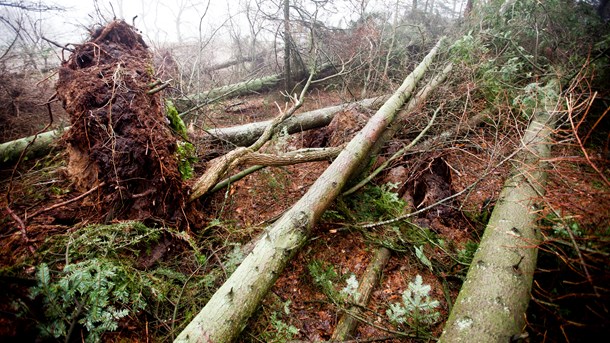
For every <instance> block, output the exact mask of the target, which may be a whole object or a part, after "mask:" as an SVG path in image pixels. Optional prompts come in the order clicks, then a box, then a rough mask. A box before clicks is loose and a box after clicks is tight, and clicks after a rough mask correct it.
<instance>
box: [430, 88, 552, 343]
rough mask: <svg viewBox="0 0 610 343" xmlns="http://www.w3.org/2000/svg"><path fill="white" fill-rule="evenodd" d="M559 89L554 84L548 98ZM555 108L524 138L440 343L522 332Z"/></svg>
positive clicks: (507, 337) (548, 107) (502, 338)
mask: <svg viewBox="0 0 610 343" xmlns="http://www.w3.org/2000/svg"><path fill="white" fill-rule="evenodd" d="M556 90H557V83H556V82H550V83H549V84H548V85H547V86H546V91H545V92H544V93H545V94H557V93H555V92H556ZM555 105H556V97H554V96H548V97H547V98H546V100H545V102H544V107H545V108H544V109H543V110H541V111H538V113H536V115H535V117H534V120H533V121H532V122H531V124H530V126H529V128H528V129H527V132H526V133H525V136H524V137H523V140H522V145H523V148H524V149H523V151H522V153H523V155H521V156H520V158H518V159H517V161H516V163H515V167H514V175H512V176H511V177H510V178H509V179H508V180H507V181H506V183H505V185H504V188H503V190H502V192H501V193H500V197H499V199H498V201H497V204H496V206H495V208H494V211H493V213H492V215H491V218H490V220H489V224H487V227H486V229H485V233H484V234H483V238H482V239H481V243H480V245H479V248H478V250H477V252H476V253H475V255H474V258H473V260H472V264H471V265H470V269H469V270H468V275H467V277H466V281H465V282H464V285H463V286H462V289H461V290H460V293H459V295H458V297H457V299H456V301H455V305H454V307H453V310H452V311H451V314H450V316H449V319H448V320H447V322H446V324H445V328H444V331H443V334H442V336H441V338H440V340H439V341H442V342H512V341H517V340H518V338H519V337H520V335H521V333H522V330H523V329H524V326H525V310H526V309H527V305H528V302H529V300H530V290H531V286H532V280H533V276H534V270H535V269H536V258H537V246H538V243H539V232H538V230H537V228H536V221H537V220H538V219H540V218H539V214H538V213H537V212H536V208H535V199H536V198H538V197H539V196H540V195H541V194H543V192H544V188H543V185H544V180H545V178H546V173H545V170H544V166H543V162H542V161H541V160H543V159H545V158H547V157H548V156H549V155H550V144H551V143H550V141H549V138H550V135H551V133H552V130H553V126H554V122H555V121H556V118H555V117H556V113H553V108H554V106H555Z"/></svg>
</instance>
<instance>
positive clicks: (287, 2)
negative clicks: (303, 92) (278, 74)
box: [284, 0, 292, 93]
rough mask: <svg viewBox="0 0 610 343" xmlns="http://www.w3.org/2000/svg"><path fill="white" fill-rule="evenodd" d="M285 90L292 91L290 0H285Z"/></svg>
mask: <svg viewBox="0 0 610 343" xmlns="http://www.w3.org/2000/svg"><path fill="white" fill-rule="evenodd" d="M284 90H285V91H286V92H288V93H290V92H291V91H292V70H291V68H290V0H284Z"/></svg>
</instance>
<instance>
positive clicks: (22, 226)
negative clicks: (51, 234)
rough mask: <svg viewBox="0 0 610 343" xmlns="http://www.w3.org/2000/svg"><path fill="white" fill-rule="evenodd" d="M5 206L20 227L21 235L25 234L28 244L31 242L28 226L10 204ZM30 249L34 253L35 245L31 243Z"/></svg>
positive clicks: (24, 238) (24, 237)
mask: <svg viewBox="0 0 610 343" xmlns="http://www.w3.org/2000/svg"><path fill="white" fill-rule="evenodd" d="M5 208H6V211H7V212H8V214H9V215H10V216H11V218H13V220H14V221H15V223H17V228H19V232H21V235H22V236H23V240H24V241H25V243H26V244H27V243H30V239H29V238H28V231H27V228H26V226H25V223H24V222H23V220H21V218H19V216H18V215H17V214H16V213H15V212H14V211H13V210H11V208H10V206H9V205H6V207H5ZM28 249H29V250H30V252H31V253H32V254H33V253H34V247H32V246H31V245H30V244H28Z"/></svg>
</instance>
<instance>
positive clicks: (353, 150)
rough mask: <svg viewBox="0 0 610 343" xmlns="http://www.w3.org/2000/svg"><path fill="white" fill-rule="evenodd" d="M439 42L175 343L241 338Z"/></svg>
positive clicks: (409, 94) (388, 121)
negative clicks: (245, 328)
mask: <svg viewBox="0 0 610 343" xmlns="http://www.w3.org/2000/svg"><path fill="white" fill-rule="evenodd" d="M441 41H442V39H441ZM441 41H439V42H438V43H437V45H436V46H435V47H434V48H433V49H432V50H431V51H430V53H428V55H427V56H426V57H425V58H424V60H423V61H422V63H420V65H419V66H418V67H417V68H416V69H415V70H414V71H413V72H412V73H411V74H410V75H409V76H408V77H407V78H406V79H405V81H404V82H403V84H402V85H401V86H400V88H398V90H397V91H396V92H395V93H394V94H393V95H392V96H391V97H390V99H389V100H388V101H387V102H386V103H385V104H384V105H383V106H382V107H381V108H380V109H379V110H378V111H377V113H376V114H375V115H374V116H373V117H371V119H370V120H369V122H368V123H367V124H366V126H365V127H364V128H363V129H362V130H361V131H360V132H358V134H356V136H355V137H354V138H353V139H352V140H351V141H350V142H349V143H348V145H347V146H346V147H345V149H344V150H343V151H342V152H341V154H339V156H338V157H337V159H336V160H335V161H334V162H333V163H332V164H331V165H330V166H329V167H328V169H326V171H324V173H322V175H321V176H320V177H319V178H318V179H317V180H316V182H315V183H314V184H313V185H312V186H311V188H310V189H309V191H308V192H307V193H306V194H305V195H304V196H303V197H302V198H301V199H300V200H299V201H297V203H296V204H295V205H294V206H293V207H291V208H290V209H289V210H288V211H287V212H286V213H285V214H284V215H283V216H282V217H281V218H280V219H279V220H278V221H277V222H275V223H274V224H273V225H272V226H271V227H269V228H268V229H267V231H266V233H265V236H264V238H262V239H261V240H260V241H259V242H258V244H257V245H256V246H255V247H254V249H253V250H252V252H251V253H250V254H249V255H248V256H247V257H246V258H245V259H244V261H243V262H242V263H241V265H240V266H239V267H238V268H237V269H236V270H235V272H234V273H233V274H232V275H231V277H229V279H228V280H227V281H226V282H225V283H224V284H223V285H222V286H221V287H220V288H219V289H218V290H217V291H216V293H214V295H213V296H212V298H211V299H210V300H209V301H208V303H207V304H206V305H205V307H204V308H203V309H202V310H201V312H199V314H198V315H197V316H196V317H195V318H194V319H193V320H192V321H191V322H190V323H189V324H188V326H187V327H186V328H185V329H184V330H183V331H182V332H181V333H180V335H179V336H178V338H177V339H176V342H199V341H204V342H215V343H220V342H229V341H232V340H233V339H235V338H236V337H237V335H238V334H239V333H240V332H241V330H242V329H243V328H244V325H245V322H246V321H247V319H248V318H249V317H250V316H251V315H252V313H253V312H254V311H255V310H256V308H257V307H258V305H259V303H260V301H261V300H262V299H263V297H264V296H265V295H266V294H267V292H268V291H269V289H270V288H271V286H272V285H273V284H274V283H275V280H276V279H277V278H278V276H279V275H280V273H281V272H282V270H283V269H284V267H285V266H286V264H287V263H288V261H289V260H290V259H291V258H292V256H294V254H295V253H296V252H297V251H298V249H299V248H300V247H301V246H303V245H304V244H305V242H306V241H307V239H308V238H309V236H310V234H311V229H312V228H313V226H314V225H315V223H316V222H317V221H318V219H319V218H320V217H321V216H322V214H323V213H324V211H325V210H326V209H327V208H328V206H330V204H331V203H332V201H334V199H335V198H336V197H337V196H338V195H339V193H340V191H341V188H343V186H344V185H345V183H346V181H347V179H348V178H349V176H350V175H351V174H352V172H353V171H354V170H355V169H356V167H357V166H358V164H359V163H360V161H361V160H362V159H363V158H366V157H367V156H368V152H369V151H370V149H371V148H372V146H373V144H374V143H375V141H376V140H377V139H378V138H379V137H380V136H381V134H382V133H383V132H384V131H385V129H386V127H387V126H388V125H389V124H391V122H392V120H393V119H394V117H395V115H396V113H397V112H398V110H399V108H400V107H401V106H402V105H403V104H404V102H405V101H406V99H407V98H408V97H410V96H411V94H412V92H413V89H414V88H415V85H416V83H417V82H418V81H419V80H420V79H421V77H422V76H423V74H424V72H425V71H426V70H427V68H428V66H429V65H430V63H431V62H432V59H433V58H434V56H435V54H436V52H437V51H438V49H439V46H440V44H441Z"/></svg>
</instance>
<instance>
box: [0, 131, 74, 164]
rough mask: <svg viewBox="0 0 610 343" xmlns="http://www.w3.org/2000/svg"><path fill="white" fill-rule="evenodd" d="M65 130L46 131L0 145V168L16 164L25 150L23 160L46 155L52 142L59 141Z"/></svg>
mask: <svg viewBox="0 0 610 343" xmlns="http://www.w3.org/2000/svg"><path fill="white" fill-rule="evenodd" d="M65 130H66V129H63V128H62V129H57V130H53V131H47V132H43V133H41V134H38V135H33V136H29V137H24V138H20V139H16V140H14V141H10V142H6V143H2V144H0V166H2V165H5V164H9V163H14V162H16V161H17V160H18V159H19V156H21V154H22V153H23V151H24V150H25V149H26V148H27V152H26V154H25V156H24V157H25V158H32V157H38V156H43V155H45V154H48V153H49V151H50V150H51V148H52V144H53V142H55V141H56V140H57V139H59V138H60V137H61V135H62V134H63V133H64V131H65Z"/></svg>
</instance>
